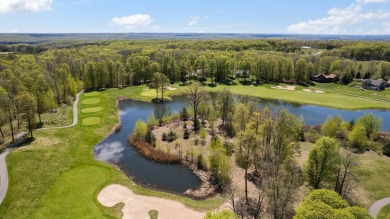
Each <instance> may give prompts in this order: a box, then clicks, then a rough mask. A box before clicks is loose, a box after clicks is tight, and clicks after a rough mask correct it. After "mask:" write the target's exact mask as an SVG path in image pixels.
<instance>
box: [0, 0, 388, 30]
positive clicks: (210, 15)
mask: <svg viewBox="0 0 390 219" xmlns="http://www.w3.org/2000/svg"><path fill="white" fill-rule="evenodd" d="M108 3H109V4H108ZM332 4H333V5H332ZM334 4H337V5H334ZM292 12H294V13H292ZM3 20H6V21H7V22H2V25H0V33H1V32H3V33H18V32H24V33H28V32H30V33H31V32H36V33H39V32H41V33H45V32H46V33H50V32H57V33H70V32H80V33H82V32H90V33H94V32H96V33H99V32H100V33H102V32H161V33H163V32H183V33H298V34H390V0H346V1H339V2H337V1H318V2H317V1H315V2H314V1H310V2H308V1H305V0H297V1H296V2H291V1H289V0H274V1H272V2H271V1H267V0H258V1H248V2H246V3H245V4H241V3H239V2H237V1H235V0H214V1H207V0H197V1H195V0H193V1H180V2H179V1H174V0H167V1H164V2H163V1H160V0H150V1H138V0H126V1H107V0H0V21H3Z"/></svg>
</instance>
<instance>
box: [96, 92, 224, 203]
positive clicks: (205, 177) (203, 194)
mask: <svg viewBox="0 0 390 219" xmlns="http://www.w3.org/2000/svg"><path fill="white" fill-rule="evenodd" d="M116 100H117V104H116V106H117V109H118V116H119V119H120V121H119V122H118V123H117V124H115V126H114V127H113V128H112V130H111V131H110V132H109V133H108V134H106V136H105V138H104V139H106V138H109V137H110V136H112V135H114V134H116V133H118V132H119V131H120V130H121V128H122V121H121V118H120V112H121V110H120V109H119V107H118V106H119V102H120V101H123V100H135V99H133V98H128V97H125V96H117V97H116ZM137 101H140V100H137ZM141 101H142V102H146V103H149V101H145V100H141ZM103 141H104V140H103ZM103 141H102V142H103ZM128 143H130V138H128ZM99 144H100V143H99ZM128 147H134V146H133V145H131V144H128ZM134 148H135V149H136V147H134ZM136 151H137V152H138V153H139V154H140V155H142V156H143V157H144V158H146V159H147V160H151V161H154V162H156V163H159V164H167V165H184V166H185V167H187V168H188V169H190V170H191V172H192V173H194V174H195V175H196V176H197V177H198V178H199V179H200V181H201V185H200V186H199V187H197V188H196V189H187V190H186V191H185V192H183V193H182V192H174V191H170V190H168V189H161V188H157V187H155V186H152V185H150V184H147V183H142V182H140V181H139V180H138V179H137V177H136V176H134V175H131V174H126V173H125V172H124V171H123V170H122V168H121V165H118V164H116V163H115V162H107V163H109V164H110V165H113V166H114V167H115V168H116V169H118V170H120V171H121V172H123V173H125V174H126V175H127V176H128V177H129V179H130V180H131V181H132V182H133V183H135V184H136V185H138V186H141V187H143V188H145V189H151V190H157V191H161V192H166V193H169V194H172V195H179V196H182V197H188V198H191V199H193V200H199V201H200V200H206V199H208V198H212V197H215V196H216V195H217V194H218V186H217V184H216V183H215V178H214V177H213V176H212V174H211V173H210V172H208V171H204V170H200V169H198V168H197V166H196V165H195V164H192V163H190V162H188V161H186V160H181V159H180V160H179V161H178V162H168V163H165V162H159V161H158V160H157V161H156V160H154V159H150V158H149V157H147V156H145V155H144V154H142V153H140V151H139V150H138V149H136ZM103 162H106V161H103Z"/></svg>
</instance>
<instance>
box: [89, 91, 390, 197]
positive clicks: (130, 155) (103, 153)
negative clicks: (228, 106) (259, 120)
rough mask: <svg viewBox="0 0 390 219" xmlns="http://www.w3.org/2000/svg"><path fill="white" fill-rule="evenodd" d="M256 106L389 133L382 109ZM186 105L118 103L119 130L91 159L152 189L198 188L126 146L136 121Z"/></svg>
mask: <svg viewBox="0 0 390 219" xmlns="http://www.w3.org/2000/svg"><path fill="white" fill-rule="evenodd" d="M258 102H259V107H260V108H264V107H269V108H270V109H272V110H273V111H277V110H279V109H287V110H288V111H289V112H291V113H293V114H295V115H297V116H301V115H302V116H303V117H304V120H305V124H307V125H317V124H322V123H323V122H324V121H325V120H326V118H327V117H328V116H329V115H333V116H337V115H340V116H341V117H342V118H343V119H344V120H346V121H349V120H351V119H354V120H355V121H356V120H357V118H359V117H360V116H362V115H364V114H365V113H373V114H374V115H376V116H380V117H382V130H384V131H390V113H389V111H384V110H361V111H349V110H339V109H331V108H326V107H320V106H312V105H302V104H295V103H290V102H285V101H280V100H265V99H258ZM184 106H187V102H186V101H185V99H184V98H183V97H179V96H177V97H173V100H172V101H171V102H167V103H165V104H153V103H148V102H142V101H135V100H123V101H120V102H119V105H118V108H119V116H120V120H121V123H122V128H121V130H120V131H119V132H117V133H114V134H112V135H110V136H108V137H107V138H106V139H104V140H103V141H102V142H101V143H99V144H98V145H96V146H95V148H94V156H95V158H96V159H97V160H100V161H104V162H108V163H112V164H115V165H116V166H118V167H119V168H120V169H121V170H122V171H123V172H124V173H125V174H126V175H127V176H129V177H130V178H132V179H133V180H134V181H135V182H136V183H138V184H141V185H146V186H149V187H152V188H157V189H160V190H164V191H168V192H173V193H183V192H185V191H186V190H187V189H196V188H197V187H198V186H200V184H201V181H200V179H199V178H198V177H197V176H196V175H195V174H194V173H193V172H192V171H191V170H190V169H188V168H187V167H185V166H184V165H179V164H158V163H156V162H154V161H150V160H147V159H145V158H144V157H142V156H141V155H140V154H138V152H137V151H135V150H134V149H133V147H131V146H130V145H129V143H128V140H127V138H128V136H129V134H131V133H132V132H133V129H134V124H135V122H136V121H137V120H138V119H140V120H146V119H147V118H148V117H149V116H150V115H151V114H153V113H154V114H155V115H156V117H161V116H162V115H164V114H171V113H175V112H179V111H180V110H181V109H182V108H183V107H184Z"/></svg>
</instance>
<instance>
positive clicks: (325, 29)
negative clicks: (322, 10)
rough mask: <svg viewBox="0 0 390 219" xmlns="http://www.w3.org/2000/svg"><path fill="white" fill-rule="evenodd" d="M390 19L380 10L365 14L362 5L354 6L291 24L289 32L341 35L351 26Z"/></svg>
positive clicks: (389, 15) (388, 13)
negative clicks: (325, 15) (322, 16)
mask: <svg viewBox="0 0 390 219" xmlns="http://www.w3.org/2000/svg"><path fill="white" fill-rule="evenodd" d="M365 1H369V0H365ZM376 1H379V0H376ZM388 17H390V12H385V11H382V10H380V11H376V12H367V13H363V12H362V5H361V4H352V5H350V6H349V7H347V8H332V9H330V10H329V11H328V16H327V17H324V18H320V19H316V20H309V21H305V22H299V23H296V24H291V25H290V26H288V27H287V31H288V32H292V33H312V34H340V33H346V32H347V30H346V28H347V27H348V26H350V25H354V24H360V23H361V22H363V21H372V20H378V19H384V18H388Z"/></svg>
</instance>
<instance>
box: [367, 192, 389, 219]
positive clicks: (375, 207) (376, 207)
mask: <svg viewBox="0 0 390 219" xmlns="http://www.w3.org/2000/svg"><path fill="white" fill-rule="evenodd" d="M389 204H390V197H388V198H384V199H381V200H379V201H376V202H374V204H372V205H371V206H370V208H369V209H368V213H369V214H370V216H371V217H373V218H374V219H375V218H376V216H377V215H378V213H379V212H380V211H381V209H382V208H383V207H385V206H386V205H389Z"/></svg>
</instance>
